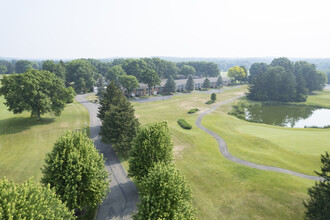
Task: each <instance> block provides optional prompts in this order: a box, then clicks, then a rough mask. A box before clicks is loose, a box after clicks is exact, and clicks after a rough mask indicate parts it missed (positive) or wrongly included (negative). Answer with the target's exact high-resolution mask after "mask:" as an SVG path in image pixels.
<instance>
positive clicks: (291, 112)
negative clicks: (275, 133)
mask: <svg viewBox="0 0 330 220" xmlns="http://www.w3.org/2000/svg"><path fill="white" fill-rule="evenodd" d="M245 118H246V119H247V120H251V121H255V122H259V123H265V124H270V125H277V126H282V127H292V128H304V127H305V126H306V127H312V126H317V127H324V126H329V125H330V109H324V108H317V107H311V106H296V105H276V106H271V105H269V106H250V107H249V108H247V109H246V110H245Z"/></svg>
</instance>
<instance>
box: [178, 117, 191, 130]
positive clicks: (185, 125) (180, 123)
mask: <svg viewBox="0 0 330 220" xmlns="http://www.w3.org/2000/svg"><path fill="white" fill-rule="evenodd" d="M178 124H179V125H180V126H181V127H182V128H184V129H191V128H192V127H191V125H190V124H189V123H188V122H186V120H184V119H179V120H178Z"/></svg>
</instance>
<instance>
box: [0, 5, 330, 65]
mask: <svg viewBox="0 0 330 220" xmlns="http://www.w3.org/2000/svg"><path fill="white" fill-rule="evenodd" d="M329 8H330V1H328V0H313V1H311V0H0V28H1V31H0V57H15V58H28V59H74V58H110V57H151V56H170V57H265V56H270V57H279V56H286V57H317V58H328V57H330V43H329V40H330V28H329V22H330V13H329Z"/></svg>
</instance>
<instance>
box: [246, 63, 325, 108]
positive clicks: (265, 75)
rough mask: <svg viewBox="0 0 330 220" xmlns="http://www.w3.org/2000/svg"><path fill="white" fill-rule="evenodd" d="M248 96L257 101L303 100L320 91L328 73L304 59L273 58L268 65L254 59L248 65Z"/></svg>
mask: <svg viewBox="0 0 330 220" xmlns="http://www.w3.org/2000/svg"><path fill="white" fill-rule="evenodd" d="M249 72H250V77H249V87H248V90H249V92H248V98H250V99H252V100H257V101H268V100H269V101H281V102H291V101H297V102H304V101H306V99H307V96H308V95H309V94H311V93H312V92H314V91H321V90H322V89H323V88H324V86H325V84H326V83H327V75H326V74H325V73H323V72H320V71H317V70H316V66H315V65H314V64H310V63H308V62H306V61H296V62H292V61H291V60H289V59H288V58H285V57H281V58H276V59H274V60H273V61H272V62H271V63H270V65H267V64H266V63H254V64H253V65H252V66H251V68H250V71H249Z"/></svg>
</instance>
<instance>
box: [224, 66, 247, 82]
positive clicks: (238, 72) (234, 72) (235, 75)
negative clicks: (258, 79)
mask: <svg viewBox="0 0 330 220" xmlns="http://www.w3.org/2000/svg"><path fill="white" fill-rule="evenodd" d="M228 76H229V77H230V78H232V79H234V80H235V82H236V81H242V80H243V79H244V77H245V76H246V74H245V71H244V69H243V68H241V67H239V66H234V67H232V68H230V69H229V70H228Z"/></svg>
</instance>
